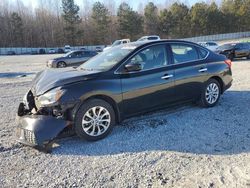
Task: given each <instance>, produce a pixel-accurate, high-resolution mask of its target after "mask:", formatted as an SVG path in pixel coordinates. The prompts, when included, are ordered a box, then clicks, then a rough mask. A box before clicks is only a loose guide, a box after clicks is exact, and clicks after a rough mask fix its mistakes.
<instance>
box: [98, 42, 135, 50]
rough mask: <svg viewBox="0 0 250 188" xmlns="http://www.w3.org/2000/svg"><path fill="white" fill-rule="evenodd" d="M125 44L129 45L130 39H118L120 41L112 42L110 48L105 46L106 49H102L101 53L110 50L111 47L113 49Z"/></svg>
mask: <svg viewBox="0 0 250 188" xmlns="http://www.w3.org/2000/svg"><path fill="white" fill-rule="evenodd" d="M127 43H130V39H120V40H116V41H114V42H113V43H112V45H111V46H107V47H106V48H104V49H103V51H105V50H108V49H110V48H112V47H114V46H118V45H120V44H127Z"/></svg>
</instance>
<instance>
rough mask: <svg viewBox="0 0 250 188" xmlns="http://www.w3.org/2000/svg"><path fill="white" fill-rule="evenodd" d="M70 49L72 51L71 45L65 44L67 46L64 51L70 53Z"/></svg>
mask: <svg viewBox="0 0 250 188" xmlns="http://www.w3.org/2000/svg"><path fill="white" fill-rule="evenodd" d="M70 51H71V47H70V45H65V46H64V53H68V52H70Z"/></svg>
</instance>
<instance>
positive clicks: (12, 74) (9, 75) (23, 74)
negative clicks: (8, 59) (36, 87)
mask: <svg viewBox="0 0 250 188" xmlns="http://www.w3.org/2000/svg"><path fill="white" fill-rule="evenodd" d="M33 74H36V73H34V72H4V73H0V78H18V77H27V76H30V75H33Z"/></svg>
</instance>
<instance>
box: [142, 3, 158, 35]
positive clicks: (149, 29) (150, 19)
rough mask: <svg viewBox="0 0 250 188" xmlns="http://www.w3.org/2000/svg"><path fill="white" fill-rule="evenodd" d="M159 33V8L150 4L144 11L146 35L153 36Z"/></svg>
mask: <svg viewBox="0 0 250 188" xmlns="http://www.w3.org/2000/svg"><path fill="white" fill-rule="evenodd" d="M158 32H159V16H158V8H157V6H155V5H154V3H152V2H150V3H148V4H147V5H146V7H145V9H144V33H145V34H147V35H152V34H155V33H158Z"/></svg>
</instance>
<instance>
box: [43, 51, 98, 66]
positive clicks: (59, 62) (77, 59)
mask: <svg viewBox="0 0 250 188" xmlns="http://www.w3.org/2000/svg"><path fill="white" fill-rule="evenodd" d="M96 54H97V52H95V51H88V50H76V51H71V52H69V53H67V54H65V55H64V56H62V57H58V58H55V59H52V60H49V61H48V62H47V66H48V67H54V68H63V67H67V66H71V65H75V66H76V65H80V64H82V63H84V62H85V61H87V60H88V59H90V58H91V57H93V56H95V55H96Z"/></svg>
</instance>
